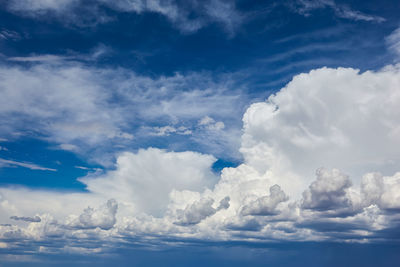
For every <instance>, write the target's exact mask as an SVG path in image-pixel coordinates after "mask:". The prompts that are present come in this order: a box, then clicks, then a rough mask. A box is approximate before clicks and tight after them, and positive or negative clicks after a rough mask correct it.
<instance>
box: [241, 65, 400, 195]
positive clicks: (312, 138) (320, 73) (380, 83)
mask: <svg viewBox="0 0 400 267" xmlns="http://www.w3.org/2000/svg"><path fill="white" fill-rule="evenodd" d="M399 86H400V75H399V70H398V69H397V68H387V69H384V70H382V71H379V72H370V71H367V72H364V73H362V74H360V73H359V71H358V70H354V69H344V68H338V69H328V68H321V69H318V70H312V71H311V72H310V73H308V74H300V75H298V76H296V77H294V78H293V80H292V81H291V82H290V83H289V84H288V85H287V86H286V87H285V88H283V89H282V90H281V91H280V92H278V93H277V94H276V95H271V96H270V97H269V98H268V100H267V101H266V102H264V103H256V104H253V105H252V106H250V107H249V108H248V110H247V111H246V113H245V115H244V117H243V122H244V134H243V137H242V147H241V152H242V153H243V155H244V158H245V162H246V163H247V164H249V165H251V166H253V167H255V168H256V169H257V170H258V171H259V172H261V173H263V172H265V171H266V170H270V171H273V172H274V174H275V175H276V176H277V177H280V178H279V180H278V181H276V183H277V184H279V185H280V186H282V188H283V190H284V191H285V192H287V193H289V195H293V194H296V195H299V193H300V192H299V190H296V189H295V188H297V189H298V188H304V187H305V186H306V185H307V184H309V183H310V182H311V178H312V177H313V172H314V170H316V169H318V168H320V167H325V168H328V169H332V168H338V169H340V170H342V171H345V172H346V173H347V174H349V176H350V177H352V178H353V179H355V182H356V183H358V182H359V181H360V179H361V177H362V175H364V174H365V173H367V172H371V171H381V172H383V173H385V174H391V173H394V172H396V171H397V167H396V162H398V161H399V160H400V155H399V153H398V151H397V149H396V147H397V146H399V145H400V136H399V134H400V128H399V125H400V116H399V114H400V109H399V105H397V103H398V102H399V101H400V95H399V94H398V90H397V88H399Z"/></svg>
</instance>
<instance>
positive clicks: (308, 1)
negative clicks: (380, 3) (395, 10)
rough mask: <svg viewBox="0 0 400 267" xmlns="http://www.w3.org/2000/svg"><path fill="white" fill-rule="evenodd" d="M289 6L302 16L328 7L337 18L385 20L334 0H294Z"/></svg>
mask: <svg viewBox="0 0 400 267" xmlns="http://www.w3.org/2000/svg"><path fill="white" fill-rule="evenodd" d="M291 7H292V9H293V10H295V11H296V12H298V13H299V14H302V15H304V16H309V15H310V12H311V11H313V10H315V9H322V8H330V9H332V10H333V12H334V13H335V15H336V16H337V17H339V18H344V19H349V20H356V21H371V22H378V23H380V22H383V21H385V19H384V18H382V17H379V16H375V15H369V14H365V13H362V12H360V11H357V10H352V9H351V8H350V7H349V6H347V5H342V4H337V3H336V2H335V1H334V0H296V1H294V3H292V4H291Z"/></svg>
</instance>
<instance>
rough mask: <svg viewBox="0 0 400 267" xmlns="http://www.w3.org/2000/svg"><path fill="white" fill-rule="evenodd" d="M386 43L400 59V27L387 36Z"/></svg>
mask: <svg viewBox="0 0 400 267" xmlns="http://www.w3.org/2000/svg"><path fill="white" fill-rule="evenodd" d="M386 43H387V45H388V47H389V49H390V50H391V51H392V52H393V53H394V54H395V55H396V56H397V58H398V59H400V28H397V29H396V30H394V31H393V32H392V33H391V34H390V35H389V36H387V37H386Z"/></svg>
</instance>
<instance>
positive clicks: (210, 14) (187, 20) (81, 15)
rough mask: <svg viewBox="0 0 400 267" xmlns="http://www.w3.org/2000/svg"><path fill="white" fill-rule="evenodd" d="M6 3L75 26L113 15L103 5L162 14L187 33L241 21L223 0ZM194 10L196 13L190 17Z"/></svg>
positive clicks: (13, 9) (232, 4) (233, 25)
mask: <svg viewBox="0 0 400 267" xmlns="http://www.w3.org/2000/svg"><path fill="white" fill-rule="evenodd" d="M7 7H8V10H9V11H11V12H15V13H17V14H20V15H23V16H30V17H35V18H38V19H43V15H46V14H49V15H52V16H54V17H56V18H58V19H60V21H62V22H64V23H70V24H75V25H78V26H93V25H96V24H99V23H106V22H109V21H111V20H113V19H115V18H113V17H110V15H108V14H107V13H106V12H104V10H103V8H104V7H108V8H111V9H113V10H116V11H121V12H129V13H136V14H141V13H145V12H151V13H157V14H160V15H162V16H165V17H166V18H167V19H168V20H169V21H170V22H171V23H172V24H173V25H175V26H176V27H177V28H178V29H180V30H181V31H182V32H187V33H190V32H195V31H197V30H198V29H200V28H202V27H204V26H205V25H207V24H209V23H215V22H216V23H220V24H221V25H223V27H224V28H225V30H226V31H227V32H228V33H229V34H233V32H234V31H235V30H236V28H237V27H238V26H239V25H240V24H241V21H242V16H241V14H240V13H239V12H238V11H237V10H236V9H235V2H234V1H223V0H208V1H197V0H195V1H190V3H188V4H182V3H180V1H161V0H135V1H126V0H113V1H112V0H96V1H92V2H91V3H90V6H87V4H86V3H85V1H82V0H62V1H53V0H22V1H21V0H11V1H9V2H8V3H7ZM193 14H196V17H194V18H193V16H191V15H193Z"/></svg>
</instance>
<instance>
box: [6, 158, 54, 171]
mask: <svg viewBox="0 0 400 267" xmlns="http://www.w3.org/2000/svg"><path fill="white" fill-rule="evenodd" d="M0 167H23V168H28V169H31V170H39V171H52V172H55V171H57V170H56V169H52V168H46V167H42V166H40V165H37V164H34V163H31V162H19V161H15V160H8V159H1V158H0Z"/></svg>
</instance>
